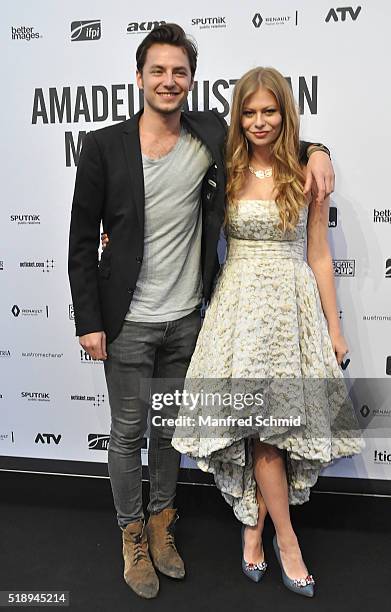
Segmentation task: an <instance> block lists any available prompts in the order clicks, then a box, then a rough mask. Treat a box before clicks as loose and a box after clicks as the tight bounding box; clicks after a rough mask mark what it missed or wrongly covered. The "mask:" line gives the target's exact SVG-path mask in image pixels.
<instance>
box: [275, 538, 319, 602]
mask: <svg viewBox="0 0 391 612" xmlns="http://www.w3.org/2000/svg"><path fill="white" fill-rule="evenodd" d="M273 548H274V552H275V553H276V557H277V561H278V563H279V564H280V568H281V575H282V581H283V583H284V585H285V586H286V588H287V589H290V590H291V591H293V592H294V593H298V594H299V595H304V596H305V597H313V596H314V586H315V580H314V579H313V577H312V576H311V574H308V576H306V577H305V578H300V579H295V580H292V578H289V576H287V575H286V573H285V570H284V567H283V565H282V561H281V555H280V549H279V548H278V544H277V537H276V536H274V538H273Z"/></svg>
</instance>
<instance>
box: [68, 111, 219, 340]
mask: <svg viewBox="0 0 391 612" xmlns="http://www.w3.org/2000/svg"><path fill="white" fill-rule="evenodd" d="M141 112H142V111H141ZM141 112H139V113H137V114H136V115H134V116H133V117H132V118H131V119H128V120H127V121H124V122H122V123H118V124H115V125H112V126H110V127H107V128H103V129H100V130H97V131H94V132H90V133H88V134H87V135H86V136H85V138H84V141H83V148H82V151H81V154H80V159H79V163H78V168H77V173H76V183H75V191H74V196H73V204H72V215H71V228H70V237H69V261H68V272H69V278H70V284H71V291H72V299H73V307H74V313H75V323H76V335H78V336H83V335H84V334H88V333H91V332H96V331H105V332H106V335H107V339H108V341H109V342H110V341H112V340H114V339H115V337H116V336H117V335H118V334H119V332H120V330H121V327H122V324H123V321H124V318H125V315H126V313H127V311H128V309H129V305H130V302H131V300H132V296H133V292H134V290H135V287H136V283H137V278H138V275H139V272H140V267H141V263H142V260H143V249H144V204H145V199H144V176H143V166H142V157H141V148H140V139H139V119H140V116H141ZM181 121H182V123H183V125H184V126H185V128H186V129H187V130H188V131H190V132H191V133H192V134H194V135H195V136H196V137H197V138H199V139H200V140H201V141H202V142H203V143H204V144H205V145H206V146H207V148H208V149H209V151H210V153H211V156H212V159H213V163H212V165H211V166H210V168H209V170H208V171H207V173H206V175H205V177H204V180H203V184H202V189H201V201H202V244H201V266H202V281H203V294H204V298H205V299H206V300H208V299H209V298H210V294H211V288H212V285H213V280H214V277H215V275H216V272H217V270H218V268H219V264H218V257H217V242H218V239H219V234H220V229H221V226H222V223H223V220H224V197H225V170H224V141H225V136H226V129H227V126H226V123H225V121H224V120H223V119H221V118H220V117H219V116H218V115H217V113H214V112H212V111H206V112H185V111H184V112H182V114H181ZM173 189H175V185H173ZM101 220H102V222H103V228H104V230H105V232H107V233H108V235H109V237H110V242H109V244H108V246H107V247H106V249H105V250H104V251H103V254H102V257H101V260H100V262H98V247H99V241H100V235H99V232H100V223H101Z"/></svg>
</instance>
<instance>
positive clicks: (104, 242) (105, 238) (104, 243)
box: [100, 234, 110, 249]
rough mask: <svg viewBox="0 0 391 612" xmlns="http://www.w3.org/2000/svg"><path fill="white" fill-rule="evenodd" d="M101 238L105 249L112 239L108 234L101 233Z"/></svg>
mask: <svg viewBox="0 0 391 612" xmlns="http://www.w3.org/2000/svg"><path fill="white" fill-rule="evenodd" d="M100 240H101V243H102V249H105V248H106V247H107V245H108V244H109V242H110V240H109V237H108V235H107V234H101V235H100Z"/></svg>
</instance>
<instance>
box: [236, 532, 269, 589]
mask: <svg viewBox="0 0 391 612" xmlns="http://www.w3.org/2000/svg"><path fill="white" fill-rule="evenodd" d="M244 529H245V527H244V525H242V570H243V573H244V574H245V575H246V576H247V578H250V580H253V581H254V582H259V581H260V580H261V579H262V578H263V575H264V573H265V572H266V568H267V563H266V561H261V563H248V562H247V561H246V560H245V558H244Z"/></svg>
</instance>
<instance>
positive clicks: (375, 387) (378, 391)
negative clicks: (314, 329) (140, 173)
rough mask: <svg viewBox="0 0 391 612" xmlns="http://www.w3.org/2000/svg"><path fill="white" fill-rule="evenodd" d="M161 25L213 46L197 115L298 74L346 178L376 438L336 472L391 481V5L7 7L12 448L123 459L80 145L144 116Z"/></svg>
mask: <svg viewBox="0 0 391 612" xmlns="http://www.w3.org/2000/svg"><path fill="white" fill-rule="evenodd" d="M360 7H361V8H360ZM345 8H346V7H345ZM155 21H157V22H160V21H166V22H169V21H175V22H178V23H180V24H181V25H182V26H183V27H184V29H185V30H186V31H187V32H188V33H189V34H191V35H193V36H194V37H195V38H196V40H197V42H198V45H199V51H200V55H199V64H198V69H197V74H196V80H197V84H196V88H195V93H194V94H193V95H191V96H190V97H189V106H190V108H193V109H198V110H203V109H204V108H205V109H207V108H217V110H218V111H219V112H221V113H223V114H225V115H227V114H228V111H229V104H230V99H231V95H232V89H233V82H234V80H235V79H237V78H238V77H239V76H241V75H242V74H243V73H244V72H245V71H246V70H248V69H249V68H250V67H254V66H256V65H272V66H275V67H276V68H278V69H279V70H280V71H281V72H282V73H283V74H284V75H285V76H287V77H290V79H291V83H292V87H293V91H294V94H295V96H296V98H297V99H298V101H299V103H300V106H301V111H302V131H301V133H302V137H303V138H306V139H309V140H313V141H322V142H324V143H325V144H327V145H328V146H329V148H330V149H331V151H332V158H333V162H334V166H335V170H336V175H337V187H336V191H335V193H334V194H333V198H332V206H333V207H335V209H336V211H334V213H333V217H332V219H331V223H330V224H331V227H330V240H331V244H332V250H333V257H334V259H335V271H336V283H337V291H338V301H339V305H340V310H341V312H340V316H341V321H342V324H343V329H344V332H345V334H346V337H347V340H348V343H349V347H350V359H351V362H350V364H349V367H348V368H347V370H346V376H347V378H348V379H349V384H352V385H353V386H354V390H353V396H354V399H355V404H356V408H357V410H358V413H359V416H360V419H361V421H362V423H363V426H364V427H365V428H366V432H367V448H366V450H365V452H364V454H363V455H362V456H361V457H358V458H355V459H354V460H348V459H346V460H341V461H339V462H337V463H336V464H335V465H334V466H333V467H331V468H329V469H328V470H326V471H325V474H326V475H333V476H334V475H337V476H357V477H363V478H366V477H368V478H377V479H390V478H391V442H390V438H389V437H388V435H389V432H387V428H389V427H390V424H391V402H390V393H387V391H388V390H389V388H390V375H391V357H390V355H391V337H390V322H391V308H390V291H389V290H390V287H391V280H389V279H390V278H391V244H390V229H391V223H390V221H391V216H390V215H391V211H390V200H389V189H388V185H387V187H386V180H387V178H388V174H389V167H388V166H389V142H390V140H391V139H390V136H391V134H390V131H391V130H390V122H389V109H390V103H391V85H390V83H389V81H388V72H386V67H387V63H388V60H389V57H390V43H389V40H390V36H389V26H390V22H391V5H390V4H389V2H386V0H383V1H382V0H371V1H370V2H369V1H368V2H366V1H365V2H361V4H360V5H353V6H352V7H347V8H346V10H345V9H341V8H338V5H336V6H335V7H333V4H332V1H331V0H326V1H325V0H318V1H317V2H312V1H310V0H297V1H296V2H295V3H292V2H290V1H289V0H285V1H284V0H278V1H271V0H269V1H265V2H262V3H259V2H257V1H254V0H251V1H246V2H242V3H238V2H236V1H235V2H234V1H232V0H231V1H224V2H223V1H222V0H218V1H215V2H214V3H212V4H211V3H210V2H206V1H205V0H199V1H198V2H197V3H195V6H194V7H193V6H192V4H189V5H186V6H185V3H183V2H179V0H176V1H174V0H166V2H165V3H163V4H162V3H159V2H157V0H151V1H150V2H148V3H145V6H143V5H142V3H140V4H139V6H137V4H136V3H134V4H133V3H129V2H127V1H125V0H112V2H110V4H109V3H107V2H105V1H103V0H99V1H98V0H94V1H92V0H83V1H80V0H68V1H67V2H66V3H59V2H52V1H50V0H35V1H34V2H25V1H23V0H7V1H6V2H4V3H3V5H2V24H1V30H0V31H1V36H0V44H1V54H0V66H1V83H2V95H1V97H0V104H1V118H2V138H1V173H2V176H1V187H2V190H1V191H2V194H1V195H2V197H1V209H0V227H1V240H0V317H1V319H0V320H1V334H0V377H1V378H0V419H1V420H0V454H2V455H7V456H15V457H31V458H33V457H35V458H37V457H39V458H49V459H69V460H78V461H96V462H105V461H106V459H107V453H106V449H107V436H108V433H109V421H110V419H109V406H108V399H107V390H106V385H105V381H104V376H103V368H102V364H101V363H94V362H92V361H90V360H89V359H88V358H87V356H86V355H85V354H84V353H83V351H81V350H80V347H79V345H78V342H77V340H76V338H75V336H74V322H73V320H72V316H73V314H72V306H71V297H70V290H69V285H68V278H67V241H68V228H69V218H70V208H71V200H72V193H73V185H74V178H75V171H76V167H75V158H74V155H73V151H77V146H78V145H79V146H80V143H81V137H82V136H83V133H85V132H88V131H90V130H93V129H98V128H100V127H103V126H105V125H110V124H112V123H113V122H115V121H118V120H121V119H124V118H127V117H128V116H129V112H130V113H133V112H136V111H137V110H138V109H139V96H138V91H137V88H136V86H135V61H134V57H135V51H136V48H137V46H138V44H139V43H140V42H141V40H142V38H143V36H145V35H146V34H147V33H148V29H149V28H151V27H152V23H153V22H155ZM80 22H82V26H81V27H78V26H80ZM83 22H84V23H83ZM149 22H150V23H149ZM228 118H229V117H228ZM80 133H81V134H80ZM335 215H336V216H335Z"/></svg>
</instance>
